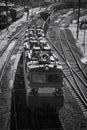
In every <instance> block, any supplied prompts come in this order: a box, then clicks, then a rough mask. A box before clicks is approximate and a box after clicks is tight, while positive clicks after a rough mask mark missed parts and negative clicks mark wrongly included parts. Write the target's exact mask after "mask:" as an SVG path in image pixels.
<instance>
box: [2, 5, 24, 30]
mask: <svg viewBox="0 0 87 130" xmlns="http://www.w3.org/2000/svg"><path fill="white" fill-rule="evenodd" d="M23 14H24V8H22V7H20V8H16V7H14V5H11V4H8V6H6V5H5V3H0V29H1V28H4V27H6V26H7V25H9V24H10V23H11V22H12V21H15V20H16V19H18V18H20V17H22V16H23Z"/></svg>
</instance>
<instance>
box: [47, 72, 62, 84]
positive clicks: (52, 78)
mask: <svg viewBox="0 0 87 130" xmlns="http://www.w3.org/2000/svg"><path fill="white" fill-rule="evenodd" d="M48 82H50V83H54V82H57V83H58V82H61V77H59V75H57V74H50V75H48Z"/></svg>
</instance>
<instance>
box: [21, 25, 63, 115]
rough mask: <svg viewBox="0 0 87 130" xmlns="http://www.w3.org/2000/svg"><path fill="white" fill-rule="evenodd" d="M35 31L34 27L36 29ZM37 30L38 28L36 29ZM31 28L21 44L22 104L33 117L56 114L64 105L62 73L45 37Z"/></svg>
mask: <svg viewBox="0 0 87 130" xmlns="http://www.w3.org/2000/svg"><path fill="white" fill-rule="evenodd" d="M37 29H38V27H37ZM39 29H40V28H39ZM37 32H38V31H37V30H36V29H35V27H34V28H31V29H29V30H28V34H26V38H25V41H24V51H23V65H24V80H25V90H26V104H27V106H28V108H29V110H30V111H31V112H32V113H34V114H41V115H43V114H44V115H45V114H46V115H48V114H56V113H57V112H59V110H60V108H61V107H62V106H63V104H64V96H63V92H62V87H63V70H62V66H61V65H60V63H59V62H58V59H57V57H56V56H55V55H54V54H53V53H52V50H51V48H50V46H49V45H48V42H47V40H46V39H45V36H44V35H43V32H44V31H42V28H41V33H40V30H39V34H41V37H42V38H41V37H40V35H39V38H38V33H37Z"/></svg>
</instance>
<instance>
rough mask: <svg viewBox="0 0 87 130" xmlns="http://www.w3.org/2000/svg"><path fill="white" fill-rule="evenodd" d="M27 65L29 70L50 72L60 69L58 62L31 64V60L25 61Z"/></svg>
mask: <svg viewBox="0 0 87 130" xmlns="http://www.w3.org/2000/svg"><path fill="white" fill-rule="evenodd" d="M27 66H28V68H29V70H30V71H34V72H36V71H38V72H41V71H45V72H46V71H50V72H57V70H62V66H61V65H60V64H59V62H57V63H56V65H55V64H54V63H52V62H51V63H50V64H49V65H48V64H45V65H43V64H38V63H37V64H36V63H35V64H34V63H33V64H32V61H31V62H28V63H27Z"/></svg>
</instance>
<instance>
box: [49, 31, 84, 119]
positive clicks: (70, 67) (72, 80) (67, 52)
mask: <svg viewBox="0 0 87 130" xmlns="http://www.w3.org/2000/svg"><path fill="white" fill-rule="evenodd" d="M55 30H56V29H55ZM63 33H64V32H63ZM55 35H56V38H57V39H56V41H58V42H56V44H55V43H54V41H53V40H52V41H51V40H50V44H51V45H52V47H53V48H54V49H55V50H56V52H57V53H58V56H59V61H60V62H61V64H62V66H63V70H64V76H65V79H66V80H67V81H68V83H69V85H70V86H71V87H70V90H71V91H72V93H73V95H74V96H75V97H76V100H77V102H78V104H79V105H80V107H81V109H82V111H83V113H84V115H85V117H87V110H86V108H87V97H86V93H85V91H86V89H87V81H86V78H87V76H86V73H85V72H84V71H83V68H82V66H81V65H80V62H79V61H78V58H77V57H76V56H75V55H74V52H73V51H72V47H71V46H70V43H68V41H67V39H66V38H65V37H63V35H61V34H60V32H55ZM60 35H61V36H60ZM64 35H65V34H64ZM48 39H50V38H48Z"/></svg>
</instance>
